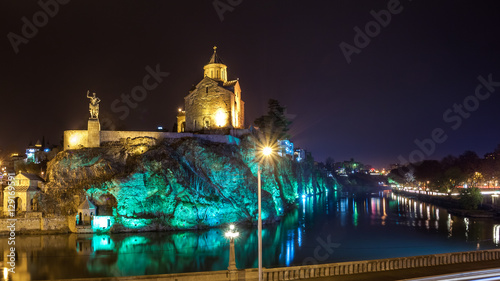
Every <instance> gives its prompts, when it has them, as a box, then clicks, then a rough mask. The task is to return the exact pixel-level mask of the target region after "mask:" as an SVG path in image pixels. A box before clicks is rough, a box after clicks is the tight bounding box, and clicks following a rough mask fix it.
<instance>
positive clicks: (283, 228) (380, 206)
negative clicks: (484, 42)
mask: <svg viewBox="0 0 500 281" xmlns="http://www.w3.org/2000/svg"><path fill="white" fill-rule="evenodd" d="M224 231H225V229H222V228H221V229H210V230H206V231H181V232H170V233H131V234H111V235H106V234H99V235H97V234H96V235H76V234H71V235H31V236H20V235H19V236H18V237H16V249H17V261H16V274H14V275H12V276H10V275H9V276H8V277H9V278H10V279H12V280H16V278H17V280H29V278H26V276H29V275H31V277H32V278H34V279H56V278H84V277H99V276H130V275H144V274H161V273H176V272H192V271H207V270H225V269H226V268H227V265H228V257H229V243H228V241H227V240H226V239H225V238H224V235H223V233H224ZM238 231H239V232H240V236H239V237H238V238H237V240H236V242H235V243H236V244H235V247H236V265H237V267H238V268H252V267H254V268H255V267H257V233H256V230H255V229H254V228H246V227H244V226H238ZM499 244H500V224H498V222H496V224H495V221H492V220H475V219H468V218H463V217H457V216H453V215H451V214H448V212H447V211H446V210H445V209H441V208H439V207H436V206H434V205H432V204H427V203H423V202H419V201H418V200H415V199H413V198H405V197H402V196H398V195H394V194H391V193H388V194H380V195H377V196H373V197H369V198H352V197H347V196H344V195H342V194H340V193H337V192H332V193H330V194H328V196H326V195H317V196H308V197H306V198H303V199H302V198H301V199H300V200H299V206H298V208H297V209H296V210H295V211H293V212H291V213H290V214H288V215H287V216H285V217H284V218H283V220H282V221H281V222H280V223H278V224H273V225H265V226H264V229H263V253H264V255H263V265H264V267H278V266H291V265H302V264H311V263H326V262H338V261H349V260H365V259H377V258H388V257H397V256H413V255H424V254H434V253H444V252H456V251H469V250H475V249H489V248H495V247H499ZM0 250H2V252H3V261H4V263H5V261H6V260H7V257H6V255H7V254H8V245H7V238H5V237H3V238H0ZM4 266H5V264H4ZM23 272H24V273H23ZM18 273H19V274H18ZM19 278H22V279H19Z"/></svg>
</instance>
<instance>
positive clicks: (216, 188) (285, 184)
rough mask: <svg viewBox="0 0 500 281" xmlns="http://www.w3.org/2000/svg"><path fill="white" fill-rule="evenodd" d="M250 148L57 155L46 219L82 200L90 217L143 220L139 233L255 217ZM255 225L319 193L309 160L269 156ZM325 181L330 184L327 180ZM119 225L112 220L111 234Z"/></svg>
mask: <svg viewBox="0 0 500 281" xmlns="http://www.w3.org/2000/svg"><path fill="white" fill-rule="evenodd" d="M255 154H256V145H255V143H254V141H253V140H252V138H251V137H249V136H248V137H244V138H242V139H241V143H240V144H239V145H235V144H222V143H214V142H210V141H207V140H202V139H198V138H183V139H175V140H173V139H172V140H168V139H165V140H161V141H157V140H155V139H151V138H135V139H132V140H130V139H129V140H125V141H122V142H115V143H107V144H106V145H104V146H102V147H100V148H87V149H80V150H68V151H63V152H60V153H59V154H58V155H57V156H56V157H55V158H54V159H53V160H52V161H51V162H49V164H48V168H47V177H48V178H47V179H48V183H47V190H46V191H45V193H44V194H43V195H42V198H41V207H42V210H43V211H44V212H45V213H46V214H63V215H68V214H76V212H77V207H78V205H79V204H80V203H81V202H82V201H83V199H84V198H85V196H88V198H89V199H90V200H91V201H92V202H93V203H94V204H95V205H96V206H97V207H98V210H97V213H98V215H111V216H114V217H115V218H116V219H117V221H118V222H120V221H123V219H127V218H143V219H145V220H146V221H147V222H148V223H147V226H146V225H144V227H143V230H145V229H148V230H155V229H158V230H165V229H194V228H205V227H214V226H219V225H221V224H226V223H231V222H240V223H241V222H248V223H253V222H255V221H256V220H257V162H256V161H255ZM262 171H263V172H262V210H263V215H262V217H263V220H265V221H273V220H276V219H278V218H279V216H280V215H282V214H283V213H284V212H286V210H288V209H289V208H293V206H295V204H296V201H297V200H296V199H297V198H298V197H299V195H302V194H309V193H316V192H321V191H323V190H324V189H325V188H326V186H327V184H326V181H325V178H324V176H323V175H322V173H320V172H319V171H317V170H315V168H314V162H313V160H312V159H309V160H306V161H303V162H302V163H296V162H295V161H293V160H291V159H289V158H287V157H274V158H273V159H272V160H271V161H269V162H268V163H267V164H265V165H262ZM330 184H335V183H334V182H333V183H330ZM120 227H122V228H127V226H126V225H124V224H123V223H121V224H120V223H118V224H117V225H116V226H115V230H120Z"/></svg>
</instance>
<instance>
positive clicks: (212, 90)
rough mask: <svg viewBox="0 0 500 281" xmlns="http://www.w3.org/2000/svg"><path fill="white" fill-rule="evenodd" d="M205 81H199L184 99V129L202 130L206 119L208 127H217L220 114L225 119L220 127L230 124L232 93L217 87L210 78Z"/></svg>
mask: <svg viewBox="0 0 500 281" xmlns="http://www.w3.org/2000/svg"><path fill="white" fill-rule="evenodd" d="M206 82H207V83H200V84H199V85H198V88H197V89H196V90H195V92H193V93H192V94H190V95H188V96H187V97H186V99H185V106H186V109H185V110H186V131H198V130H202V129H203V128H204V127H205V124H206V122H207V121H208V124H209V127H210V128H217V125H218V124H217V123H218V118H221V117H220V115H223V118H224V119H225V122H224V123H225V124H224V125H222V127H228V126H229V125H230V122H231V119H232V118H231V105H232V97H233V96H234V94H233V93H232V92H230V91H228V90H225V89H223V88H220V87H218V86H217V84H216V83H214V82H213V81H212V80H208V79H207V80H206ZM207 87H208V93H207ZM219 122H220V121H219Z"/></svg>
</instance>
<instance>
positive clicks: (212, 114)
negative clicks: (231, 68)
mask: <svg viewBox="0 0 500 281" xmlns="http://www.w3.org/2000/svg"><path fill="white" fill-rule="evenodd" d="M203 69H204V78H203V79H202V80H201V81H200V82H199V83H198V84H197V85H196V86H194V87H193V88H192V89H191V90H190V91H189V94H188V95H187V96H186V97H184V108H185V110H179V114H178V115H177V132H179V133H182V132H199V131H209V130H217V129H243V128H244V124H245V103H244V102H243V100H242V98H241V88H240V83H239V81H238V80H228V79H227V76H228V73H227V66H226V65H225V64H224V63H223V62H222V60H221V58H220V57H219V55H218V54H217V47H214V53H213V54H212V57H211V58H210V61H209V62H208V64H206V65H205V66H204V68H203Z"/></svg>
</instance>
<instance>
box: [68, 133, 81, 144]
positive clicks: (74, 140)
mask: <svg viewBox="0 0 500 281" xmlns="http://www.w3.org/2000/svg"><path fill="white" fill-rule="evenodd" d="M79 141H80V138H79V137H78V136H77V135H74V136H72V137H71V138H70V139H69V143H70V144H71V145H76V144H78V142H79Z"/></svg>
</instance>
